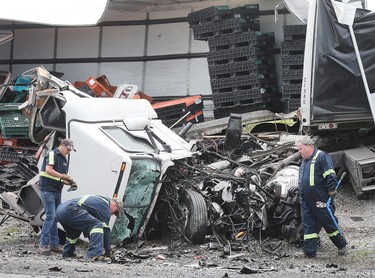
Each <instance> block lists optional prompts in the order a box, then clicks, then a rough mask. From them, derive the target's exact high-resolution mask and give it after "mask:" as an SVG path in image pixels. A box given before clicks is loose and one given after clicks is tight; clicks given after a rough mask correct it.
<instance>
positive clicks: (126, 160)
mask: <svg viewBox="0 0 375 278" xmlns="http://www.w3.org/2000/svg"><path fill="white" fill-rule="evenodd" d="M25 74H27V75H30V76H31V77H32V79H33V85H32V88H31V90H30V97H29V99H28V101H26V102H25V103H24V104H23V105H22V107H21V108H22V109H23V111H24V112H25V113H27V114H28V115H29V116H30V118H31V128H30V138H31V139H32V140H33V141H34V142H35V143H41V142H42V141H44V140H45V138H48V139H46V142H45V146H46V147H45V151H43V152H42V156H41V158H40V159H39V162H38V166H39V168H40V166H41V163H42V161H43V157H44V155H46V154H47V153H48V151H49V150H51V149H53V148H54V147H56V146H57V145H58V144H59V140H61V138H64V137H69V138H71V139H72V140H73V141H74V147H75V149H76V151H75V152H74V151H72V152H71V153H70V155H69V158H68V163H69V175H71V176H72V177H73V178H74V180H75V181H76V183H77V185H78V188H77V190H75V191H71V192H67V191H66V190H67V189H65V188H64V189H63V194H62V201H65V200H68V199H71V198H74V197H77V196H83V195H90V194H97V195H102V196H108V197H112V196H113V197H118V198H120V199H122V200H123V201H124V211H125V212H126V213H125V214H124V215H123V216H121V217H117V218H116V217H114V216H113V217H112V219H111V222H110V228H112V238H113V242H114V243H119V242H121V241H123V240H124V239H125V238H130V237H139V236H141V235H142V233H143V232H144V230H145V227H146V225H147V223H148V220H149V219H150V217H151V214H152V213H153V212H154V207H155V204H156V202H157V199H158V195H159V191H160V189H161V186H162V183H161V179H163V176H164V173H165V171H166V170H167V169H168V168H169V167H170V166H172V165H174V162H173V161H175V160H178V159H182V158H187V157H191V155H192V154H193V153H192V152H191V151H190V149H191V146H190V144H189V143H187V142H186V141H184V140H183V139H182V138H181V137H180V136H178V135H177V134H176V133H174V132H173V131H171V130H170V129H169V128H167V127H166V126H165V125H164V124H163V123H162V122H161V120H158V119H157V114H156V112H155V111H154V109H153V108H152V107H151V104H150V103H149V102H148V101H146V100H142V99H119V98H93V97H91V96H89V95H86V94H85V93H83V92H81V91H79V90H77V89H75V88H74V87H73V86H72V85H71V84H69V83H67V82H62V81H61V80H59V79H57V78H56V77H54V76H52V75H50V74H49V73H48V72H47V71H46V70H45V69H44V68H41V67H39V68H35V69H33V70H30V71H28V72H26V73H25ZM37 182H38V177H35V178H33V179H32V180H31V181H30V182H29V183H28V184H27V185H26V186H24V187H23V188H21V190H20V192H19V193H18V195H17V194H15V193H5V194H3V196H2V198H3V199H4V200H5V201H6V202H7V203H8V204H10V206H11V207H12V208H13V209H14V210H15V211H16V213H18V215H17V216H18V217H19V218H26V219H24V220H27V221H29V222H30V224H31V225H33V226H34V227H39V226H41V224H42V219H43V215H44V213H43V206H42V204H41V200H40V199H39V198H37V197H38V196H39V193H38V191H39V189H38V186H37ZM66 188H68V187H66ZM176 190H177V191H176V192H178V196H179V197H180V199H181V198H182V199H181V202H182V204H183V206H185V210H186V213H187V215H186V216H187V218H186V227H188V225H193V227H190V231H191V232H190V233H188V234H187V235H186V236H187V237H188V238H189V239H190V240H191V241H193V242H200V241H202V240H203V239H204V236H205V232H206V228H207V225H208V224H207V208H206V207H205V202H204V199H203V197H202V196H201V195H198V194H195V192H193V191H191V190H188V189H186V190H183V189H181V191H179V190H178V188H176ZM191 196H193V197H194V198H195V199H198V201H196V202H198V203H199V204H200V208H203V211H201V212H197V213H198V214H199V215H200V218H199V219H191V220H192V222H191V223H190V222H189V221H190V220H189V218H190V217H189V216H188V215H191V216H193V217H195V216H194V212H192V210H194V209H195V207H191V202H190V201H189V200H188V202H187V203H184V200H186V199H189V198H191ZM193 206H195V203H194V204H193Z"/></svg>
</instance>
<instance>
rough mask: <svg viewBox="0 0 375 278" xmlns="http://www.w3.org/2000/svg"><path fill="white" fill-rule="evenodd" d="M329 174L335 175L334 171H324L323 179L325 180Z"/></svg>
mask: <svg viewBox="0 0 375 278" xmlns="http://www.w3.org/2000/svg"><path fill="white" fill-rule="evenodd" d="M330 174H335V170H333V169H329V170H327V171H325V172H324V174H323V178H326V176H328V175H330Z"/></svg>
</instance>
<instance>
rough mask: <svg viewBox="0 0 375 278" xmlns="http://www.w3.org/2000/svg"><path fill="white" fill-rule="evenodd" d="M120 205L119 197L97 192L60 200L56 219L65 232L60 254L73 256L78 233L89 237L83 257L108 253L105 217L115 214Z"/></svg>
mask: <svg viewBox="0 0 375 278" xmlns="http://www.w3.org/2000/svg"><path fill="white" fill-rule="evenodd" d="M122 207H123V203H122V202H121V200H117V199H115V198H111V199H110V198H106V197H102V196H97V195H87V196H83V197H78V198H75V199H72V200H69V201H66V202H65V203H63V204H61V205H60V206H59V207H58V208H57V211H56V219H57V221H58V222H60V224H61V225H62V226H63V228H64V230H65V232H66V242H65V246H64V252H63V254H62V256H63V258H67V257H75V256H76V254H75V244H76V242H77V240H78V239H79V236H80V234H81V233H83V234H84V236H85V237H88V238H89V248H88V250H87V258H96V257H100V256H103V254H104V255H109V254H110V252H111V243H110V229H109V227H108V224H109V219H110V218H111V215H112V214H115V215H117V216H118V214H119V212H120V210H122ZM103 251H105V252H104V253H103Z"/></svg>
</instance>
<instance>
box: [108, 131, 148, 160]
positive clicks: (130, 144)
mask: <svg viewBox="0 0 375 278" xmlns="http://www.w3.org/2000/svg"><path fill="white" fill-rule="evenodd" d="M102 130H103V131H104V133H105V134H107V135H108V136H109V137H110V138H111V139H113V140H115V141H116V142H117V143H118V144H120V146H121V147H122V148H123V149H125V150H126V151H129V152H146V153H149V152H154V148H153V147H152V146H151V144H150V143H149V142H147V141H146V140H145V139H143V138H137V137H135V136H133V135H131V134H130V133H128V132H126V131H125V130H124V129H123V128H120V127H117V126H111V127H102Z"/></svg>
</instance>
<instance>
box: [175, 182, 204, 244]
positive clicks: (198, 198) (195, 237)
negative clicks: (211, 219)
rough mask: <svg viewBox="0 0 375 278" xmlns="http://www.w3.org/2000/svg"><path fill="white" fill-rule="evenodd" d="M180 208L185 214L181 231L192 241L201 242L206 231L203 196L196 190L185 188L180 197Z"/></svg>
mask: <svg viewBox="0 0 375 278" xmlns="http://www.w3.org/2000/svg"><path fill="white" fill-rule="evenodd" d="M180 209H181V211H182V213H183V214H184V215H185V223H184V227H182V228H183V232H184V233H185V236H186V237H187V238H188V239H189V240H190V241H191V242H192V243H202V242H204V238H205V236H206V232H207V226H208V216H207V206H206V202H205V200H204V198H203V197H202V195H200V194H199V193H198V192H196V191H193V190H191V189H186V190H184V191H183V192H182V195H181V198H180Z"/></svg>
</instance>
